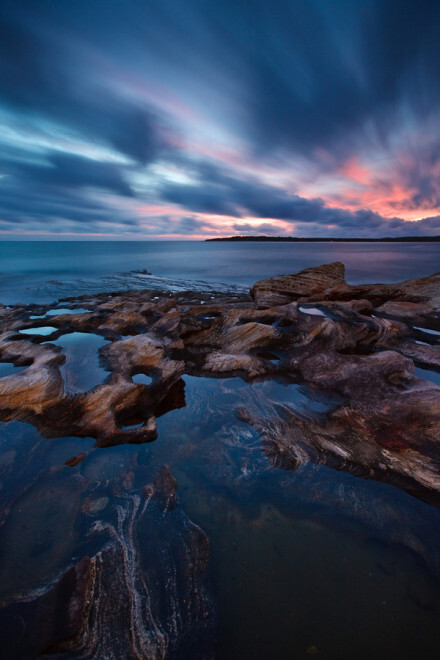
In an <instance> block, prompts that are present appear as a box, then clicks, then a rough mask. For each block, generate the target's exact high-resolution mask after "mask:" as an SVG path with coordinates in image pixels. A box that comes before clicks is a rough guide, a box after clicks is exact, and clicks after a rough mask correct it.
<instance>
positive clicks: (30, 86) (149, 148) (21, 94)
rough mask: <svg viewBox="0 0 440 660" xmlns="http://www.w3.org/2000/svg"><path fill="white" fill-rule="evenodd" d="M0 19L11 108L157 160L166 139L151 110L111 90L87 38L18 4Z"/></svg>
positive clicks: (3, 78)
mask: <svg viewBox="0 0 440 660" xmlns="http://www.w3.org/2000/svg"><path fill="white" fill-rule="evenodd" d="M44 4H45V3H43V5H42V6H44ZM7 6H9V8H10V11H9V12H8V11H6V7H7ZM11 7H12V9H11ZM34 9H35V7H34ZM0 19H1V20H0V101H1V103H2V104H3V105H4V106H5V107H7V108H9V109H12V110H15V111H18V112H20V113H24V114H28V113H32V115H34V116H35V115H39V116H41V117H43V118H45V119H46V120H47V119H50V120H52V121H56V122H60V123H62V124H64V125H67V126H69V127H70V128H73V129H75V130H76V131H78V132H80V133H82V134H84V135H86V136H88V137H89V139H90V140H91V141H92V142H96V141H101V142H104V143H107V144H109V145H111V146H112V147H114V148H115V149H116V150H118V151H120V152H121V153H123V154H125V155H127V156H129V157H130V158H133V159H134V160H136V161H138V162H140V163H147V162H151V161H152V160H154V159H155V158H156V157H157V155H158V153H159V151H160V137H159V134H158V132H157V130H156V124H155V118H154V115H153V113H152V112H151V109H149V108H148V107H147V106H146V105H145V104H144V105H140V104H139V103H136V102H132V101H130V100H128V99H126V98H124V97H123V96H121V95H120V94H117V93H113V92H112V91H111V86H110V85H109V82H111V72H107V76H108V77H106V76H105V75H104V73H103V71H102V70H101V69H100V67H99V65H98V64H99V62H96V61H95V62H94V61H93V58H92V59H91V55H92V53H91V52H89V51H88V49H87V48H86V47H85V44H84V43H83V41H82V40H81V38H77V39H76V40H72V39H71V38H68V35H64V34H63V33H62V32H61V33H60V32H58V31H57V29H56V27H55V26H53V28H52V30H51V29H50V25H47V24H41V21H39V20H38V18H37V20H35V21H34V20H33V19H32V13H31V12H29V13H27V12H26V11H25V10H24V8H23V6H22V5H21V4H20V6H19V5H18V3H14V5H10V4H9V3H6V4H5V7H4V9H3V12H2V13H0ZM115 30H117V26H116V25H115ZM116 36H117V33H116V34H115V38H116ZM63 37H65V38H64V39H63Z"/></svg>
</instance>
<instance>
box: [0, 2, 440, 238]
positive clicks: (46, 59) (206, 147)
mask: <svg viewBox="0 0 440 660" xmlns="http://www.w3.org/2000/svg"><path fill="white" fill-rule="evenodd" d="M439 27H440V2H438V0H435V1H433V2H428V1H424V0H419V1H418V2H416V1H415V0H414V1H410V0H276V2H273V3H270V2H268V0H246V1H243V0H74V1H71V0H38V1H35V0H29V1H27V0H12V1H10V0H2V2H1V5H0V239H3V240H4V239H8V238H18V239H20V238H28V239H33V238H35V239H38V238H57V239H60V240H61V239H62V240H67V239H93V240H99V239H107V240H108V239H117V240H153V239H161V240H169V239H171V240H182V239H192V240H194V239H202V238H212V237H216V236H232V235H256V234H265V235H271V236H314V237H317V236H322V237H350V236H358V237H366V238H368V237H383V236H403V235H428V236H432V235H438V234H440V130H439V129H440V39H439V38H438V32H439Z"/></svg>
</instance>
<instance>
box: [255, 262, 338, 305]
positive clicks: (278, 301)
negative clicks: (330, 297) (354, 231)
mask: <svg viewBox="0 0 440 660" xmlns="http://www.w3.org/2000/svg"><path fill="white" fill-rule="evenodd" d="M344 275H345V267H344V264H342V263H341V262H340V261H335V262H334V263H331V264H326V265H325V266H318V267H316V268H306V269H305V270H302V271H300V272H299V273H296V274H294V275H281V276H280V277H272V278H271V279H269V280H260V281H259V282H256V283H255V284H254V286H253V287H252V289H251V296H252V298H253V300H254V301H255V304H256V306H257V308H258V309H267V308H268V307H275V306H278V305H286V304H288V303H289V302H292V301H294V300H300V299H303V298H308V297H310V296H316V295H322V298H323V299H325V293H324V292H325V291H327V290H328V289H333V288H337V290H338V291H348V289H349V287H348V285H347V284H346V282H345V279H344Z"/></svg>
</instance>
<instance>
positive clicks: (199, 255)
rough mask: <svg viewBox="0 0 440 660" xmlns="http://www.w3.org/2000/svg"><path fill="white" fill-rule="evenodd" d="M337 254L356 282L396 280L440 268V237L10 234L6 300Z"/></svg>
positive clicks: (236, 278)
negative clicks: (54, 238)
mask: <svg viewBox="0 0 440 660" xmlns="http://www.w3.org/2000/svg"><path fill="white" fill-rule="evenodd" d="M331 261H342V262H343V263H344V264H345V266H346V276H347V280H348V281H349V282H351V283H353V284H355V283H361V282H392V281H398V280H402V279H407V278H410V277H418V276H423V275H430V274H432V273H434V272H436V271H438V270H440V244H438V243H437V244H436V243H407V244H405V243H394V244H389V243H301V244H291V243H205V242H203V241H186V242H183V241H163V242H153V241H149V242H76V241H70V242H67V241H66V242H43V241H42V242H40V241H38V242H37V241H29V242H28V241H25V242H9V241H4V242H0V302H2V303H4V304H11V303H14V302H26V303H30V302H51V301H53V300H56V299H57V298H61V297H65V296H74V295H80V294H83V293H92V292H99V291H114V290H122V289H129V288H136V289H141V288H157V289H164V290H176V291H178V290H185V289H196V290H210V289H216V290H241V289H243V288H244V289H247V288H248V287H249V286H250V285H252V284H253V283H254V282H255V281H256V280H259V279H263V278H266V277H273V276H275V275H281V274H285V273H293V272H296V271H298V270H301V269H302V268H307V267H310V266H318V265H320V264H323V263H329V262H331ZM145 271H148V272H149V273H151V275H148V274H146V272H145Z"/></svg>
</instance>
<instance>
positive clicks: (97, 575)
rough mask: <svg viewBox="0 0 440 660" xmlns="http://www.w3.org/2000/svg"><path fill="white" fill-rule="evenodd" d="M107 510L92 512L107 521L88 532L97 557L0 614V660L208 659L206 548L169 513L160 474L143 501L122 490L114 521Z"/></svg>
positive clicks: (169, 488) (210, 610)
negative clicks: (96, 541)
mask: <svg viewBox="0 0 440 660" xmlns="http://www.w3.org/2000/svg"><path fill="white" fill-rule="evenodd" d="M165 500H166V501H167V502H168V503H170V502H171V501H172V502H173V506H172V507H171V506H169V505H167V506H164V503H165ZM96 502H97V500H95V504H96ZM90 506H92V504H91V505H90ZM89 508H90V507H89ZM109 509H110V507H108V506H101V505H100V506H98V508H97V509H96V507H95V511H94V513H99V512H101V511H102V512H105V513H106V517H105V518H101V519H99V520H96V521H95V522H94V524H93V526H92V530H91V536H92V537H95V536H96V537H98V538H100V539H102V541H101V543H102V547H101V549H100V550H99V551H98V552H97V553H96V554H94V555H93V556H91V557H90V558H89V557H84V558H83V559H81V560H80V561H79V562H78V563H77V564H75V566H73V567H72V568H71V569H69V570H68V571H67V572H66V573H65V574H64V576H63V577H62V578H61V580H60V581H59V582H58V583H57V584H56V585H55V586H54V587H52V588H49V589H48V590H47V592H46V593H44V594H43V595H40V596H39V597H37V598H34V599H33V600H30V601H29V602H20V603H14V604H11V605H9V606H7V607H5V608H3V609H2V610H0V631H1V633H2V639H3V640H4V641H3V642H2V657H3V658H5V660H12V659H15V658H23V657H40V656H41V657H43V655H44V656H46V654H48V653H49V654H52V655H54V656H55V657H78V658H110V657H116V658H133V659H134V658H145V659H147V658H148V659H150V658H153V659H157V660H160V659H162V658H190V657H191V658H196V659H197V658H199V659H208V658H213V657H214V642H215V633H216V615H215V609H214V606H213V601H212V598H211V595H210V592H209V586H208V582H207V573H206V571H207V563H208V557H209V542H208V539H207V537H206V535H205V534H204V532H203V531H202V530H201V529H200V528H199V527H198V526H197V525H195V524H194V523H192V522H191V521H190V520H189V518H188V517H187V516H186V515H185V513H184V512H183V511H182V510H181V509H180V507H179V506H178V503H177V497H176V482H175V479H174V477H173V476H172V475H171V472H170V470H169V468H167V467H164V468H162V469H161V470H160V471H159V473H158V474H157V475H156V477H155V479H154V487H153V488H152V489H151V492H150V493H149V494H148V493H146V492H144V494H143V495H140V494H139V493H136V492H127V491H126V492H125V493H123V494H121V496H120V497H119V498H117V499H116V502H114V503H113V506H112V507H111V511H112V512H113V517H112V516H111V515H110V513H107V512H108V511H109Z"/></svg>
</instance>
